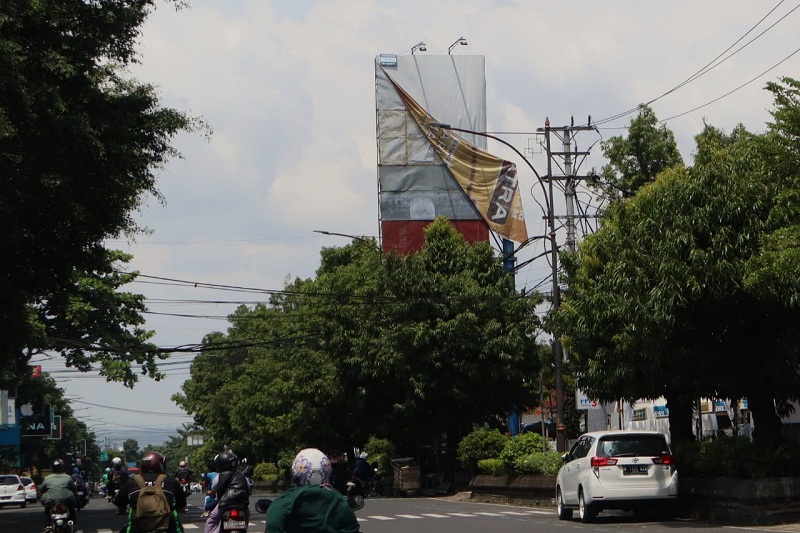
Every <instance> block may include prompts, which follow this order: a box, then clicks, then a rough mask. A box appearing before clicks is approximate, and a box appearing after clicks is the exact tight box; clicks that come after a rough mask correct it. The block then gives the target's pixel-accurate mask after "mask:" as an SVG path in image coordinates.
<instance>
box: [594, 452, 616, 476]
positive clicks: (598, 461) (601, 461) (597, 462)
mask: <svg viewBox="0 0 800 533" xmlns="http://www.w3.org/2000/svg"><path fill="white" fill-rule="evenodd" d="M591 464H592V471H593V472H594V475H595V477H598V478H599V477H600V467H601V466H614V465H616V464H617V460H616V459H613V458H611V457H600V456H595V457H592V463H591Z"/></svg>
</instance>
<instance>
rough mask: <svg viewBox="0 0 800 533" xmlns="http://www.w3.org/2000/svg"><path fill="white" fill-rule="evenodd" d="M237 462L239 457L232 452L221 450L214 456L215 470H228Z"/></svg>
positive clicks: (233, 467) (234, 466)
mask: <svg viewBox="0 0 800 533" xmlns="http://www.w3.org/2000/svg"><path fill="white" fill-rule="evenodd" d="M238 464H239V458H238V457H236V454H235V453H233V452H222V453H221V454H219V455H217V456H216V457H215V458H214V466H215V467H216V470H217V472H228V471H229V470H233V469H235V468H236V466H237V465H238Z"/></svg>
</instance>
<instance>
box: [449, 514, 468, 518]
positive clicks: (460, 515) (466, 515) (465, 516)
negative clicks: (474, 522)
mask: <svg viewBox="0 0 800 533" xmlns="http://www.w3.org/2000/svg"><path fill="white" fill-rule="evenodd" d="M447 514H449V515H450V516H458V517H461V518H475V515H474V514H467V513H447Z"/></svg>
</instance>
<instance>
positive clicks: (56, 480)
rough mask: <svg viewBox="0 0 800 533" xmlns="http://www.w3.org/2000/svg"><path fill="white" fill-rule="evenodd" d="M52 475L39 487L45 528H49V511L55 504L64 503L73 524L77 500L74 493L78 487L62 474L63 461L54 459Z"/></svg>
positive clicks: (67, 475)
mask: <svg viewBox="0 0 800 533" xmlns="http://www.w3.org/2000/svg"><path fill="white" fill-rule="evenodd" d="M51 468H52V470H53V473H52V474H50V475H49V476H47V477H46V478H44V481H42V483H41V484H40V485H39V489H38V490H39V497H40V498H41V502H42V505H44V519H45V528H49V526H50V509H51V508H52V507H53V505H55V503H56V502H59V501H61V502H64V503H65V504H66V505H67V508H68V509H69V518H70V520H72V523H73V524H74V523H75V508H76V505H77V499H76V497H75V493H76V492H77V491H78V487H76V486H75V482H74V481H73V480H72V477H71V476H70V475H69V474H67V473H66V472H64V461H63V460H61V459H56V460H55V461H54V462H53V466H52V467H51Z"/></svg>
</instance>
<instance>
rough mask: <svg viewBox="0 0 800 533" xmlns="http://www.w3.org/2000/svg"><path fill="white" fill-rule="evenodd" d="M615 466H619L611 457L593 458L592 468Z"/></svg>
mask: <svg viewBox="0 0 800 533" xmlns="http://www.w3.org/2000/svg"><path fill="white" fill-rule="evenodd" d="M615 464H617V460H616V459H614V458H611V457H592V468H600V467H601V466H614V465H615Z"/></svg>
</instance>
